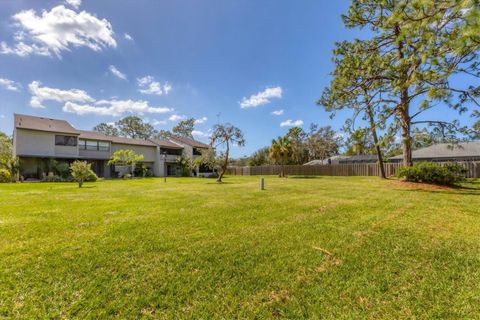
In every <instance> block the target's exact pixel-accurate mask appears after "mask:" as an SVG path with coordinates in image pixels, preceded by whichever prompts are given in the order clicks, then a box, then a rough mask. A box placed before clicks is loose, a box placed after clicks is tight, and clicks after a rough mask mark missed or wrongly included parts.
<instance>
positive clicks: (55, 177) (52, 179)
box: [42, 172, 67, 182]
mask: <svg viewBox="0 0 480 320" xmlns="http://www.w3.org/2000/svg"><path fill="white" fill-rule="evenodd" d="M65 181H67V180H66V179H63V178H62V177H60V176H58V175H55V174H53V172H50V173H49V174H48V175H47V176H45V177H44V178H43V179H42V182H65Z"/></svg>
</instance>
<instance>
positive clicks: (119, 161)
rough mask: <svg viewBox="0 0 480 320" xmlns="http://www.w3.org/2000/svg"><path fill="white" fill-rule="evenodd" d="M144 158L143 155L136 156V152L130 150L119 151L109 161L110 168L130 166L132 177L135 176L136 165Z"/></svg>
mask: <svg viewBox="0 0 480 320" xmlns="http://www.w3.org/2000/svg"><path fill="white" fill-rule="evenodd" d="M143 158H144V156H143V155H142V154H136V153H135V151H133V150H130V149H122V150H117V151H115V152H114V153H113V154H112V158H111V159H110V160H109V161H108V165H109V166H112V165H113V166H114V165H120V166H129V167H130V173H131V175H132V177H133V176H134V174H135V165H136V164H137V163H138V162H140V161H142V160H143Z"/></svg>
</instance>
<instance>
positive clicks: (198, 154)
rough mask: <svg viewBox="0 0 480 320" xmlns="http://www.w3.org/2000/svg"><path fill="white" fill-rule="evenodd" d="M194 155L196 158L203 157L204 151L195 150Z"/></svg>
mask: <svg viewBox="0 0 480 320" xmlns="http://www.w3.org/2000/svg"><path fill="white" fill-rule="evenodd" d="M193 155H194V156H201V155H202V151H201V150H200V149H197V148H193Z"/></svg>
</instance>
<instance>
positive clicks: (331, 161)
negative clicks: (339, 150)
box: [304, 156, 348, 166]
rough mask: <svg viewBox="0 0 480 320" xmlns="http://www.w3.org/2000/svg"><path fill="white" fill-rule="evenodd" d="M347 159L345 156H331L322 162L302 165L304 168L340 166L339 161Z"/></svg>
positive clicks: (315, 161) (313, 161)
mask: <svg viewBox="0 0 480 320" xmlns="http://www.w3.org/2000/svg"><path fill="white" fill-rule="evenodd" d="M346 158H348V157H347V156H333V157H330V158H328V159H324V160H312V161H310V162H307V163H305V164H304V166H320V165H326V164H340V161H341V160H343V159H346Z"/></svg>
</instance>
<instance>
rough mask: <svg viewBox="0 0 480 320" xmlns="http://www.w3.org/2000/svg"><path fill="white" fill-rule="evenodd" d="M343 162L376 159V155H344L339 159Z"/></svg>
mask: <svg viewBox="0 0 480 320" xmlns="http://www.w3.org/2000/svg"><path fill="white" fill-rule="evenodd" d="M341 161H344V162H361V161H377V155H375V154H358V155H355V156H350V157H346V158H345V159H341Z"/></svg>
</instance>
